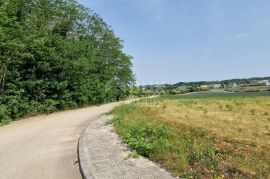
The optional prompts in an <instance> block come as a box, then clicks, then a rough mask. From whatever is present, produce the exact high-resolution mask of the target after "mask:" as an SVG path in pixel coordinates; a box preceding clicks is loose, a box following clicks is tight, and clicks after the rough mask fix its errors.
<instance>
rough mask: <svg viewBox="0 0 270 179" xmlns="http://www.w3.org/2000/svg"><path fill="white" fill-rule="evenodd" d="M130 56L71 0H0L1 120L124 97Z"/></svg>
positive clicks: (105, 27)
mask: <svg viewBox="0 0 270 179" xmlns="http://www.w3.org/2000/svg"><path fill="white" fill-rule="evenodd" d="M131 67H132V63H131V57H130V56H128V55H126V54H124V53H123V51H122V44H121V40H120V39H119V38H117V37H116V36H115V35H114V33H113V31H112V30H111V29H110V27H108V25H107V24H106V23H105V22H104V21H103V20H102V19H101V18H100V17H99V16H98V15H97V14H95V13H93V12H92V11H90V10H88V9H86V8H84V7H83V6H82V5H80V4H78V3H77V2H76V1H73V0H0V93H1V94H0V122H4V121H9V120H11V119H16V118H22V117H26V116H29V115H35V114H39V113H49V112H54V111H58V110H63V109H70V108H76V107H81V106H86V105H90V104H99V103H104V102H109V101H115V100H120V99H123V98H125V97H126V96H128V95H129V88H130V86H131V85H132V84H133V82H134V77H133V73H132V70H131Z"/></svg>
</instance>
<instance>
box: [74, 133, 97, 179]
mask: <svg viewBox="0 0 270 179" xmlns="http://www.w3.org/2000/svg"><path fill="white" fill-rule="evenodd" d="M85 131H86V128H85V129H84V130H83V132H82V133H81V136H80V138H79V141H78V145H77V155H78V164H79V169H80V173H81V176H82V178H83V179H94V176H93V174H92V173H91V171H90V166H89V165H88V164H87V162H86V161H87V159H86V157H85V156H86V155H85V151H84V149H85V145H84V139H85Z"/></svg>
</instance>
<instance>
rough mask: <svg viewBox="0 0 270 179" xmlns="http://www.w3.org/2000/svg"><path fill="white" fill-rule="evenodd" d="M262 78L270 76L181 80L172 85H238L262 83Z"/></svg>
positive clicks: (269, 78)
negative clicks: (217, 79)
mask: <svg viewBox="0 0 270 179" xmlns="http://www.w3.org/2000/svg"><path fill="white" fill-rule="evenodd" d="M262 80H270V77H255V78H242V79H230V80H222V81H198V82H179V83H176V84H173V85H170V86H173V87H179V86H192V87H198V86H203V85H214V84H221V85H222V86H228V85H230V84H234V83H235V84H237V85H250V86H252V85H261V83H259V81H262Z"/></svg>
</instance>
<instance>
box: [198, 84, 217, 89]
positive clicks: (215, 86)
mask: <svg viewBox="0 0 270 179" xmlns="http://www.w3.org/2000/svg"><path fill="white" fill-rule="evenodd" d="M200 87H201V88H203V89H208V88H209V89H219V88H221V87H222V85H221V84H210V85H201V86H200Z"/></svg>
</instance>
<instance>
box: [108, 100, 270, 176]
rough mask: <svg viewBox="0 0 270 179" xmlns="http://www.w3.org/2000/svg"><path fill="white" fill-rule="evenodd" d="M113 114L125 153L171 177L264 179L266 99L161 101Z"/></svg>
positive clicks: (269, 110) (268, 156) (268, 157)
mask: <svg viewBox="0 0 270 179" xmlns="http://www.w3.org/2000/svg"><path fill="white" fill-rule="evenodd" d="M113 113H114V115H115V118H114V120H113V123H114V125H115V128H116V131H117V132H118V133H119V134H120V136H121V137H122V138H123V140H124V141H125V142H126V143H127V144H128V145H129V147H130V148H131V149H133V150H135V151H136V152H137V153H138V154H140V155H142V156H145V157H148V158H150V159H151V160H153V161H155V162H158V163H159V164H160V165H161V166H163V167H165V168H167V169H168V170H169V171H171V172H172V174H173V175H175V176H181V177H183V178H197V177H199V178H224V177H225V178H269V177H270V153H269V151H270V143H269V141H270V97H188V96H164V97H162V98H158V99H152V100H142V101H140V102H137V103H133V104H131V105H124V106H120V107H118V108H116V109H115V110H114V111H113Z"/></svg>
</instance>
